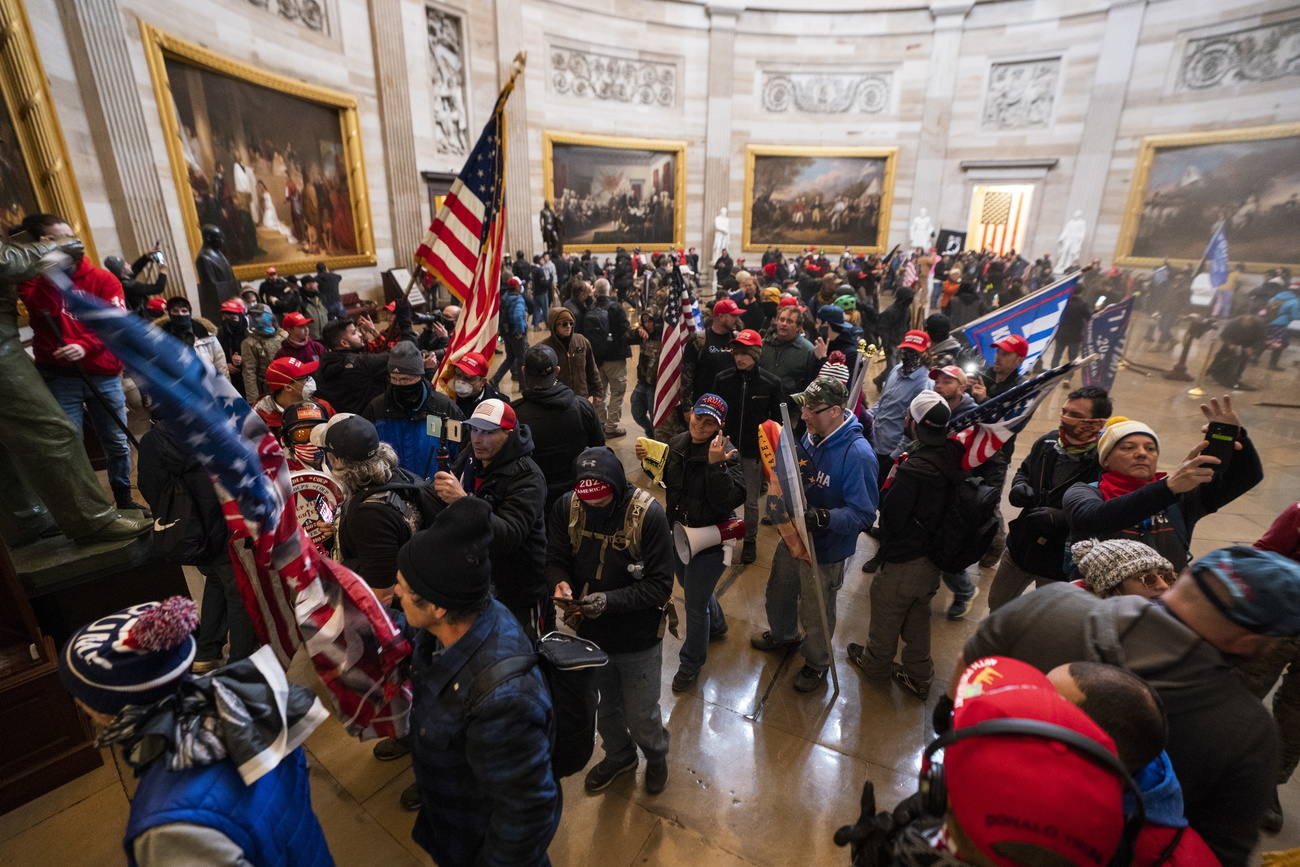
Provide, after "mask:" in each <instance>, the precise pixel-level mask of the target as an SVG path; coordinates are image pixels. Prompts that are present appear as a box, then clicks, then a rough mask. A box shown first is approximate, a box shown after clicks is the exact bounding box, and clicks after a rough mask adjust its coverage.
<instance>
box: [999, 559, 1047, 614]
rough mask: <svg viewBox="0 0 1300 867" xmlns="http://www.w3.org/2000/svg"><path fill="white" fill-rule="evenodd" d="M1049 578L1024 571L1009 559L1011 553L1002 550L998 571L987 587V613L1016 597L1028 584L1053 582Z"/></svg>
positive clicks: (1043, 585) (1039, 585) (1040, 584)
mask: <svg viewBox="0 0 1300 867" xmlns="http://www.w3.org/2000/svg"><path fill="white" fill-rule="evenodd" d="M1054 583H1056V582H1054V581H1052V579H1050V578H1044V577H1043V576H1041V575H1035V574H1034V573H1032V572H1026V571H1025V570H1024V569H1021V568H1020V566H1018V565H1017V564H1016V562H1015V561H1014V560H1012V559H1011V555H1010V554H1009V553H1007V552H1006V551H1003V552H1002V559H1001V560H999V561H998V571H997V573H996V574H995V575H994V576H993V584H992V585H991V586H990V587H989V613H990V614H992V613H993V612H994V611H997V610H998V609H999V608H1001V607H1002V606H1003V605H1006V604H1007V603H1008V602H1010V601H1012V600H1013V599H1015V598H1017V597H1018V596H1019V595H1020V594H1021V593H1024V592H1025V588H1026V587H1028V586H1029V585H1030V584H1033V585H1034V586H1035V587H1045V586H1046V585H1048V584H1054Z"/></svg>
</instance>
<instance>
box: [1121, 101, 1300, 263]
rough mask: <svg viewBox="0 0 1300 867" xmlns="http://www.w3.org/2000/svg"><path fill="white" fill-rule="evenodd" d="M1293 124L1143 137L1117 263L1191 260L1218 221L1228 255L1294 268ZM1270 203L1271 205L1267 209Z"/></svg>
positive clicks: (1298, 146) (1298, 203) (1297, 151)
mask: <svg viewBox="0 0 1300 867" xmlns="http://www.w3.org/2000/svg"><path fill="white" fill-rule="evenodd" d="M1298 174H1300V124H1295V123H1293V124H1283V125H1278V126H1259V127H1248V128H1243V129H1231V130H1220V131H1218V132H1195V133H1180V134H1176V135H1155V136H1147V137H1145V138H1143V139H1142V143H1141V146H1140V148H1139V150H1138V158H1137V165H1136V166H1135V167H1134V171H1133V183H1132V185H1131V186H1130V187H1129V195H1128V202H1127V204H1126V205H1125V208H1124V220H1123V223H1122V224H1121V226H1120V232H1119V240H1118V242H1117V243H1116V246H1115V263H1116V264H1117V265H1136V266H1142V267H1150V268H1154V267H1157V266H1159V265H1160V264H1161V263H1163V262H1164V261H1165V259H1168V260H1169V261H1170V262H1171V263H1174V264H1177V265H1195V264H1196V263H1197V262H1199V261H1200V259H1201V256H1202V254H1203V252H1204V251H1205V248H1206V247H1207V246H1208V245H1209V243H1210V237H1211V235H1212V234H1213V232H1214V226H1215V225H1216V224H1217V223H1218V222H1219V220H1223V221H1224V236H1225V237H1226V239H1227V241H1228V256H1229V258H1230V261H1231V262H1232V263H1233V264H1234V265H1235V264H1236V263H1238V262H1243V263H1245V265H1246V268H1247V270H1250V271H1255V272H1261V271H1266V270H1268V269H1270V268H1284V267H1288V268H1293V269H1294V268H1296V267H1297V266H1300V261H1294V260H1293V261H1290V262H1288V261H1286V260H1285V257H1284V256H1282V255H1278V254H1279V253H1282V252H1285V253H1289V254H1291V255H1292V256H1293V257H1295V256H1296V255H1297V254H1300V250H1297V248H1296V246H1295V239H1296V237H1300V182H1294V181H1292V180H1291V179H1292V178H1295V177H1296V176H1297V175H1298ZM1274 208H1276V209H1277V211H1274Z"/></svg>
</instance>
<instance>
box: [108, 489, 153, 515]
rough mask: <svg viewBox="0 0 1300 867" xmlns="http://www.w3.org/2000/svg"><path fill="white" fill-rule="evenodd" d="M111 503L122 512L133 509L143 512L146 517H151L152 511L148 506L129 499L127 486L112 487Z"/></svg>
mask: <svg viewBox="0 0 1300 867" xmlns="http://www.w3.org/2000/svg"><path fill="white" fill-rule="evenodd" d="M113 505H114V506H116V507H117V508H118V509H119V510H121V511H123V512H126V511H131V510H134V511H137V512H144V516H145V517H146V518H153V512H150V511H149V507H148V506H146V505H144V504H143V503H137V502H136V501H135V500H133V499H131V489H130V488H129V487H127V488H119V487H114V488H113Z"/></svg>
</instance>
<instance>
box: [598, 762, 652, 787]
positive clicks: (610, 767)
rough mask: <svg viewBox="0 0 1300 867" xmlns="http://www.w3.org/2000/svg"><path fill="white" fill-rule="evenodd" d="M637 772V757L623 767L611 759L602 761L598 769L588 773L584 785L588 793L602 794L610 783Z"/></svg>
mask: <svg viewBox="0 0 1300 867" xmlns="http://www.w3.org/2000/svg"><path fill="white" fill-rule="evenodd" d="M635 770H636V756H633V757H632V758H631V759H630V760H628V761H626V762H624V763H623V764H621V765H620V764H618V763H617V762H615V761H612V760H610V759H601V760H600V762H599V763H598V764H597V765H596V767H594V768H592V769H591V770H590V771H587V780H586V782H585V783H583V785H584V786H586V788H587V791H588V792H600V791H603V790H605V789H608V788H609V786H610V783H612V782H614V780H616V779H618V778H619V777H620V776H621V775H623V774H626V773H627V772H628V771H635ZM646 775H647V777H648V776H649V771H648V770H647V772H646Z"/></svg>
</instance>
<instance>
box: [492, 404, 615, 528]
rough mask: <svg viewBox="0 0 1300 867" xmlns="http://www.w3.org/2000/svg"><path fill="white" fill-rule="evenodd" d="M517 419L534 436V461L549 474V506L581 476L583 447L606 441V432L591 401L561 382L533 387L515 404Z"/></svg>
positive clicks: (545, 473)
mask: <svg viewBox="0 0 1300 867" xmlns="http://www.w3.org/2000/svg"><path fill="white" fill-rule="evenodd" d="M514 410H515V418H517V419H518V420H519V421H520V422H522V423H523V424H526V425H528V430H529V431H530V432H531V433H532V436H533V462H534V463H536V464H537V466H538V468H539V469H540V470H541V471H542V475H543V476H545V477H546V509H547V510H548V511H549V510H550V508H551V506H552V505H553V504H554V503H555V501H556V500H557V499H559V498H560V496H561V495H562V494H563V493H564V492H565V491H572V490H573V486H574V485H576V484H577V482H578V477H577V474H576V470H575V469H574V467H573V461H574V459H575V458H577V457H578V455H580V454H582V451H583V449H586V448H589V447H591V446H603V445H604V444H605V432H604V430H602V428H601V426H600V421H599V420H598V419H597V418H596V410H595V409H594V408H592V405H591V401H589V400H583V399H582V398H580V397H578V396H577V395H575V394H574V393H573V389H571V388H569V387H568V386H567V385H565V384H564V383H562V382H557V383H555V384H554V385H552V386H550V387H549V388H531V389H528V390H527V391H525V392H524V394H523V396H522V397H520V398H519V399H518V400H516V401H515V403H514Z"/></svg>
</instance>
